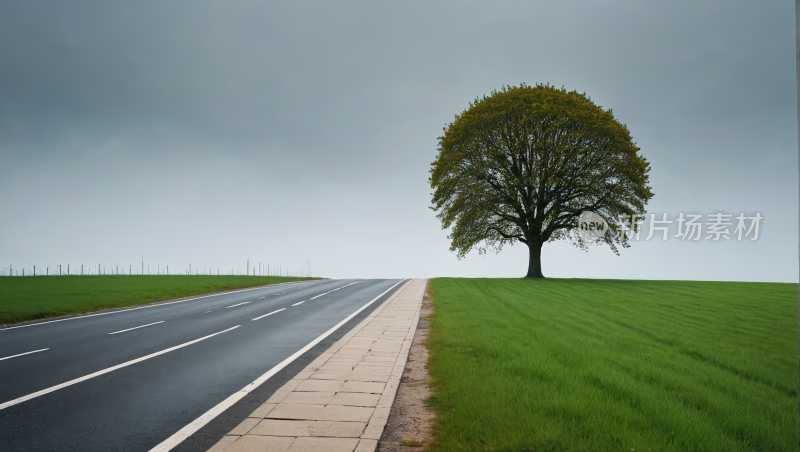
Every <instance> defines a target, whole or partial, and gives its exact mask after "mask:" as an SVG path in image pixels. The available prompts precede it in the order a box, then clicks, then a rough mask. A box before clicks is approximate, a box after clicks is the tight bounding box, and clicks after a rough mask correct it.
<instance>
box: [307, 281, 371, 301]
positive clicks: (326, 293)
mask: <svg viewBox="0 0 800 452" xmlns="http://www.w3.org/2000/svg"><path fill="white" fill-rule="evenodd" d="M361 282H364V281H356V282H353V283H350V284H345V285H344V286H342V287H337V288H335V289H333V290H329V291H327V292H325V293H321V294H319V295H317V296H316V297H311V298H309V301H311V300H313V299H314V298H319V297H321V296H323V295H328V294H329V293H331V292H333V291H336V290H339V289H344V288H345V287H347V286H352V285H353V284H358V283H361Z"/></svg>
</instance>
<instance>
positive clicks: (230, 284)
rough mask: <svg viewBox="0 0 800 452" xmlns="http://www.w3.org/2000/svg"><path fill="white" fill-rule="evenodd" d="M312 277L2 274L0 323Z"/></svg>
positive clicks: (0, 280)
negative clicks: (15, 275) (18, 276)
mask: <svg viewBox="0 0 800 452" xmlns="http://www.w3.org/2000/svg"><path fill="white" fill-rule="evenodd" d="M306 279H313V278H289V277H281V276H199V275H175V276H33V277H25V278H0V325H2V324H6V323H16V322H23V321H26V320H35V319H43V318H49V317H57V316H62V315H69V314H80V313H84V312H92V311H97V310H100V309H109V308H120V307H125V306H133V305H137V304H145V303H152V302H155V301H163V300H170V299H173V298H181V297H187V296H190V295H198V294H203V293H209V292H218V291H222V290H232V289H242V288H246V287H254V286H262V285H265V284H275V283H281V282H287V281H300V280H306Z"/></svg>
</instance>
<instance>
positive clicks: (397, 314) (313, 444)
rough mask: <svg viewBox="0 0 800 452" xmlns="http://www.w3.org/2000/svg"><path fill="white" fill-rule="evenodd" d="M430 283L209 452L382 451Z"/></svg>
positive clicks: (419, 283) (390, 303)
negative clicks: (385, 430) (423, 297)
mask: <svg viewBox="0 0 800 452" xmlns="http://www.w3.org/2000/svg"><path fill="white" fill-rule="evenodd" d="M426 283H427V280H426V279H412V280H411V281H408V282H406V283H405V284H404V285H403V286H402V287H401V288H400V289H399V290H398V291H397V292H395V293H394V295H392V296H391V297H390V298H389V299H388V300H387V301H385V302H384V303H383V304H382V305H381V306H379V307H378V308H377V309H375V311H373V312H372V313H371V314H370V315H369V317H367V318H366V319H364V321H363V322H361V323H360V324H358V325H357V326H356V327H355V328H353V330H351V331H350V332H348V333H347V334H346V335H345V336H344V337H342V339H340V340H339V341H337V342H336V343H335V344H334V345H333V346H331V348H330V349H328V350H327V351H325V352H324V353H323V354H322V355H320V356H319V357H318V358H317V359H315V360H314V362H312V363H311V364H309V365H308V367H306V368H305V369H303V371H302V372H300V373H299V374H297V376H296V377H294V379H292V380H290V381H289V382H288V383H286V385H284V386H283V387H282V388H280V389H278V390H277V391H276V392H275V394H273V395H272V397H270V398H269V400H267V401H266V402H265V403H264V404H263V405H261V406H260V407H259V408H258V409H256V410H255V411H254V412H253V413H252V414H251V415H250V416H249V417H248V418H247V419H245V420H244V421H243V422H242V423H241V424H239V426H237V427H236V428H234V429H233V430H231V432H230V433H228V434H227V435H226V436H225V437H224V438H223V439H221V440H220V441H219V442H218V443H217V444H216V445H215V446H214V447H212V448H211V449H209V452H222V451H225V452H245V451H248V452H249V451H292V452H295V451H333V452H336V451H343V452H344V451H347V452H353V451H356V452H366V451H370V452H373V451H375V449H376V447H377V445H378V440H379V439H380V437H381V434H382V433H383V428H384V427H385V426H386V421H387V420H388V419H389V413H390V412H391V409H392V404H393V403H394V398H395V395H396V393H397V387H398V386H399V384H400V377H402V375H403V369H404V368H405V365H406V360H407V359H408V351H409V349H410V348H411V342H412V340H413V338H414V331H415V330H416V325H417V321H418V318H419V310H420V305H421V302H422V296H423V294H424V293H425V285H426Z"/></svg>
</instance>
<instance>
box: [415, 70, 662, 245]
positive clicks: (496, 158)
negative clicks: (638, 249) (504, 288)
mask: <svg viewBox="0 0 800 452" xmlns="http://www.w3.org/2000/svg"><path fill="white" fill-rule="evenodd" d="M438 151H439V154H438V156H437V157H436V160H435V161H434V162H433V163H432V164H431V170H430V179H429V182H430V184H431V188H433V199H432V203H433V206H432V207H431V209H433V210H434V211H438V212H439V213H438V214H437V217H438V218H439V219H440V220H441V223H442V228H443V229H446V228H449V227H451V226H452V227H453V229H452V233H451V234H450V235H449V237H448V238H449V239H451V246H450V250H451V251H454V252H457V254H458V256H459V257H464V256H466V255H467V253H469V252H470V251H471V250H472V249H477V250H478V251H479V252H480V253H481V254H483V253H485V252H486V250H487V248H494V249H496V250H497V251H498V252H499V251H500V250H501V249H502V247H503V245H505V244H510V243H513V242H515V241H520V242H522V243H525V244H527V245H528V246H529V247H531V248H533V247H534V246H536V247H539V248H540V247H541V244H542V243H544V242H547V241H549V240H558V239H568V240H571V241H572V242H573V243H575V244H576V245H577V246H579V247H581V248H585V245H586V244H585V243H583V242H582V241H581V239H580V237H578V236H577V234H574V233H572V230H573V228H574V227H575V225H576V223H577V217H578V216H579V215H580V214H581V213H582V212H584V211H587V210H588V211H594V212H596V213H598V214H599V215H601V216H602V217H603V218H605V219H606V221H607V222H608V223H609V225H610V226H613V230H612V231H610V232H609V233H607V234H606V236H605V237H603V238H602V239H600V240H601V241H602V242H604V243H606V244H608V245H609V246H610V247H611V249H612V250H613V251H614V252H615V253H617V254H618V253H619V252H618V249H617V246H616V245H622V246H623V247H627V246H628V244H627V237H625V236H624V235H622V234H616V232H617V228H616V226H615V225H616V223H617V220H618V218H619V215H621V214H624V215H633V214H637V215H638V214H643V213H644V208H645V204H646V203H647V202H648V201H649V200H650V199H651V198H652V197H653V193H652V191H651V187H650V186H649V185H648V182H649V176H648V174H647V173H648V172H649V171H650V166H649V164H648V162H647V160H646V159H645V158H644V157H642V156H641V155H640V154H639V152H638V151H639V148H638V147H637V146H636V144H635V143H634V142H633V141H632V138H631V136H630V133H629V132H628V128H627V127H626V126H625V125H624V124H620V123H619V122H618V121H617V120H616V119H614V115H613V114H612V112H611V110H610V109H609V110H603V109H602V108H601V107H599V106H596V105H595V104H594V103H592V101H591V100H590V99H589V98H588V97H587V96H586V95H585V94H579V93H577V92H575V91H570V92H567V91H566V90H565V89H563V88H561V89H557V88H555V87H552V86H549V85H536V86H533V87H531V86H526V85H524V84H523V85H521V86H519V87H504V88H503V89H502V90H501V91H494V92H492V94H491V96H484V97H483V98H482V99H475V101H474V102H472V103H470V108H469V109H467V110H465V111H464V112H463V113H461V114H460V115H457V116H456V117H455V121H453V122H452V123H451V124H449V125H448V126H447V127H446V128H445V129H444V136H441V137H439V146H438Z"/></svg>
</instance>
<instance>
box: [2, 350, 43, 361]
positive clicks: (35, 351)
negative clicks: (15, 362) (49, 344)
mask: <svg viewBox="0 0 800 452" xmlns="http://www.w3.org/2000/svg"><path fill="white" fill-rule="evenodd" d="M45 350H50V349H49V348H43V349H41V350H34V351H32V352H25V353H20V354H19V355H14V356H6V357H5V358H0V361H2V360H4V359H11V358H16V357H17V356H22V355H30V354H31V353H38V352H43V351H45Z"/></svg>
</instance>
